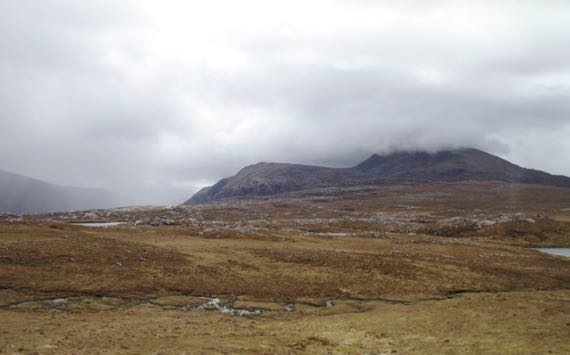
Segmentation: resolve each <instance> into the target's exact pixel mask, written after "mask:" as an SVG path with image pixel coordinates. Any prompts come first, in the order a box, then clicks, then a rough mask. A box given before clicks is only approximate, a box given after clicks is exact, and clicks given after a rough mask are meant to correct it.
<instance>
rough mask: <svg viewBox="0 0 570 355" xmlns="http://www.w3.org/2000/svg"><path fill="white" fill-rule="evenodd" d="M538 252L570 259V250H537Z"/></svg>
mask: <svg viewBox="0 0 570 355" xmlns="http://www.w3.org/2000/svg"><path fill="white" fill-rule="evenodd" d="M536 250H538V251H541V252H543V253H547V254H551V255H559V256H568V257H570V248H537V249H536Z"/></svg>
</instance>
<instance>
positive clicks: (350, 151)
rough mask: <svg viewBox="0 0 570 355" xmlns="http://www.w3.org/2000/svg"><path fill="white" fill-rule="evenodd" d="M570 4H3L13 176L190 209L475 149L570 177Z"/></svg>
mask: <svg viewBox="0 0 570 355" xmlns="http://www.w3.org/2000/svg"><path fill="white" fill-rule="evenodd" d="M569 19H570V2H569V1H548V0H540V1H539V0H536V1H523V0H521V1H477V2H475V1H425V0H421V1H397V2H396V1H373V0H338V1H320V0H311V1H307V0H303V1H295V0H287V1H268V0H259V1H249V0H240V1H235V0H228V1H218V0H208V1H167V0H156V1H144V0H142V1H140V0H137V1H134V0H133V1H120V0H119V1H117V0H112V1H111V0H108V1H94V0H90V1H76V0H66V1H64V0H47V1H46V0H1V1H0V123H1V124H0V169H1V170H7V171H12V172H16V173H20V174H24V175H28V176H32V177H36V178H39V179H44V180H47V181H50V182H54V183H59V184H66V185H75V186H83V187H102V188H108V189H113V190H117V191H123V192H124V193H125V194H128V195H134V196H137V198H136V199H135V200H131V202H133V203H160V204H163V203H174V202H182V201H183V200H185V199H186V198H188V197H189V196H190V195H191V194H192V192H193V191H194V190H196V189H197V188H199V187H201V186H204V185H207V184H211V183H213V182H215V181H217V180H218V179H220V178H222V177H225V176H230V175H233V174H235V173H236V172H237V171H238V170H239V169H240V168H241V167H243V166H244V165H247V164H251V163H255V162H258V161H279V162H297V163H309V164H320V165H327V166H351V165H354V164H356V163H358V162H359V161H360V160H363V159H365V158H367V157H368V155H370V154H372V153H373V152H379V153H382V152H387V151H390V150H393V149H429V150H434V149H440V148H446V147H460V146H473V147H478V148H481V149H484V150H486V151H489V152H491V153H494V154H498V155H500V156H501V157H504V158H507V159H509V160H511V161H513V162H514V163H517V164H519V165H523V166H525V167H532V168H537V169H542V170H546V171H548V172H551V173H555V174H565V175H570V45H569V43H570V20H569Z"/></svg>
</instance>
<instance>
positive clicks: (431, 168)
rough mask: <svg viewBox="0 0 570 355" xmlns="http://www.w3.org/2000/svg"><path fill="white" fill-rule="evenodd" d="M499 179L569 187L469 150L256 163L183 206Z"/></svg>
mask: <svg viewBox="0 0 570 355" xmlns="http://www.w3.org/2000/svg"><path fill="white" fill-rule="evenodd" d="M469 180H471V181H502V182H507V183H523V184H540V185H552V186H561V187H570V178H568V177H565V176H555V175H550V174H548V173H545V172H542V171H538V170H532V169H525V168H522V167H520V166H517V165H515V164H512V163H510V162H508V161H506V160H504V159H501V158H499V157H497V156H494V155H492V154H489V153H486V152H483V151H480V150H477V149H473V148H465V149H456V150H444V151H440V152H436V153H427V152H396V153H392V154H387V155H378V154H374V155H372V156H371V157H370V158H368V159H367V160H365V161H363V162H362V163H360V164H358V165H356V166H354V167H352V168H342V169H337V168H325V167H319V166H310V165H298V164H281V163H258V164H255V165H250V166H247V167H245V168H243V169H242V170H241V171H240V172H238V173H237V174H236V175H235V176H232V177H229V178H225V179H222V180H220V181H219V182H218V183H216V184H215V185H213V186H211V187H207V188H204V189H202V190H200V191H198V192H197V193H196V194H195V195H194V196H192V197H191V198H190V199H189V200H188V201H186V202H185V204H198V203H206V202H210V201H216V200H220V199H225V198H233V197H238V198H239V197H250V196H263V195H272V194H277V193H283V192H290V191H298V190H304V189H311V188H318V187H343V186H359V185H395V184H421V183H430V182H457V181H469Z"/></svg>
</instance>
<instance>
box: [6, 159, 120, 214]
mask: <svg viewBox="0 0 570 355" xmlns="http://www.w3.org/2000/svg"><path fill="white" fill-rule="evenodd" d="M116 203H117V201H115V199H114V197H113V195H112V194H111V193H110V192H108V191H105V190H99V189H84V188H78V187H68V186H60V185H55V184H50V183H47V182H45V181H41V180H36V179H32V178H29V177H26V176H23V175H18V174H13V173H9V172H6V171H2V170H0V212H10V213H41V212H55V211H72V210H83V209H94V208H106V207H115V206H116Z"/></svg>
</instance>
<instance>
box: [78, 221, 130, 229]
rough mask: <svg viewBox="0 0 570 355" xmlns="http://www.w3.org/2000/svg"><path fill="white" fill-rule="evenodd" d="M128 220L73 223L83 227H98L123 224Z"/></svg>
mask: <svg viewBox="0 0 570 355" xmlns="http://www.w3.org/2000/svg"><path fill="white" fill-rule="evenodd" d="M126 223H127V222H89V223H71V224H73V225H74V226H83V227H96V228H106V227H114V226H120V225H121V224H126Z"/></svg>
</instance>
